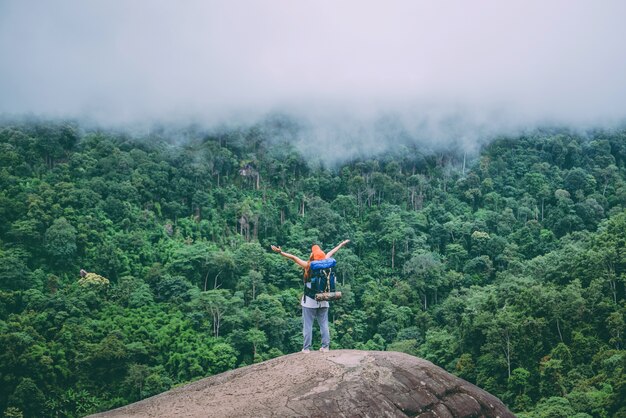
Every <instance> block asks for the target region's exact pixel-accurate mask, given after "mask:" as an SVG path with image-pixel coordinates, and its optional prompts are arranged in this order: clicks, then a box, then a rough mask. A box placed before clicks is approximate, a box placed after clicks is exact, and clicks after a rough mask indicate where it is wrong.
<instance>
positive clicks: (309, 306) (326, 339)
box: [272, 239, 350, 353]
mask: <svg viewBox="0 0 626 418" xmlns="http://www.w3.org/2000/svg"><path fill="white" fill-rule="evenodd" d="M349 242H350V240H348V239H347V240H345V241H343V242H342V243H341V244H339V245H337V246H336V247H335V248H333V249H332V250H330V251H329V252H328V253H324V251H322V249H321V248H320V247H319V245H314V246H312V247H311V255H310V256H309V260H308V261H304V260H302V259H301V258H299V257H296V256H295V255H293V254H289V253H286V252H284V251H283V250H281V248H280V247H277V246H275V245H272V250H273V251H274V252H277V253H279V254H280V255H282V256H283V257H285V258H288V259H290V260H291V261H293V262H294V263H296V264H297V265H299V266H300V267H302V268H303V269H304V282H305V285H306V286H307V287H309V288H310V287H311V281H310V280H309V270H310V267H311V261H317V260H324V259H326V258H331V257H332V256H333V255H334V254H335V253H336V252H337V251H339V249H340V248H341V247H343V246H344V245H346V244H347V243H349ZM300 305H301V306H302V334H303V336H304V343H303V344H302V352H303V353H309V352H310V351H311V340H312V338H313V321H314V320H315V318H317V323H318V324H319V326H320V332H321V334H322V347H321V348H320V351H321V352H323V353H326V352H328V351H329V350H330V348H329V347H330V332H329V331H328V306H329V304H328V301H321V302H318V301H316V300H315V299H311V298H310V297H306V296H304V295H303V296H302V300H301V301H300Z"/></svg>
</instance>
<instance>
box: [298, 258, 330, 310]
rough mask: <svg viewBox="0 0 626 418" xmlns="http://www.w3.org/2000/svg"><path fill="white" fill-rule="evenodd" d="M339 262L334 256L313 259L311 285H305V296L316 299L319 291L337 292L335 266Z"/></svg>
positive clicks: (310, 275)
mask: <svg viewBox="0 0 626 418" xmlns="http://www.w3.org/2000/svg"><path fill="white" fill-rule="evenodd" d="M336 264H337V261H336V260H335V259H334V258H325V259H323V260H317V261H311V265H310V267H309V268H310V270H309V279H310V281H311V287H310V288H309V287H308V286H307V285H306V284H305V285H304V296H305V297H310V298H311V299H313V300H316V298H315V295H317V294H319V293H330V292H335V272H334V270H333V267H335V265H336Z"/></svg>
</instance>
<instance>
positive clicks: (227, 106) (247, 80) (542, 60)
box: [0, 0, 626, 129]
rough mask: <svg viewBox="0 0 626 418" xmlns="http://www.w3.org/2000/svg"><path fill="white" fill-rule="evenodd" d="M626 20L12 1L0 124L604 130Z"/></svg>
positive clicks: (618, 11)
mask: <svg viewBox="0 0 626 418" xmlns="http://www.w3.org/2000/svg"><path fill="white" fill-rule="evenodd" d="M625 18H626V1H622V0H616V1H611V0H602V1H576V0H562V1H561V0H558V1H549V0H543V1H528V0H524V1H502V0H494V1H479V0H476V1H465V0H463V1H449V0H445V1H442V0H432V1H419V0H406V1H393V0H385V1H365V0H358V1H356V0H355V1H341V0H328V1H324V0H315V1H296V0H273V1H271V0H258V1H257V0H225V1H221V2H217V1H209V0H198V1H192V0H186V1H173V0H172V1H167V2H166V1H155V0H145V1H141V0H124V1H122V0H117V1H116V0H89V1H84V0H50V1H46V0H41V1H40V0H38V1H34V0H0V113H7V114H22V113H35V114H37V115H46V116H61V117H68V116H70V117H76V116H87V117H90V118H92V119H95V120H98V121H101V122H105V123H107V122H135V121H140V122H141V121H143V122H145V121H147V120H160V121H166V122H167V121H171V120H172V121H173V120H181V118H182V119H185V118H196V119H199V120H205V121H207V123H214V122H215V121H216V120H219V119H220V118H227V117H232V115H244V114H248V115H250V114H255V115H258V114H262V113H264V112H272V111H289V112H292V113H298V112H300V113H301V114H309V115H317V116H315V118H317V120H318V121H319V120H321V121H324V120H331V119H333V118H334V120H336V119H337V118H339V119H341V120H346V121H349V120H366V119H368V118H370V117H371V116H372V115H378V114H380V113H381V112H383V113H384V112H387V113H388V114H389V113H393V114H397V115H400V116H399V117H400V118H402V119H403V120H406V121H407V124H409V125H410V124H411V123H413V125H414V127H415V128H416V129H418V127H419V126H425V125H428V124H433V123H434V124H435V125H436V124H441V123H444V122H445V121H447V120H449V119H450V117H455V115H456V116H458V115H463V116H462V118H464V119H465V120H469V121H470V124H473V125H474V126H480V127H483V128H484V127H487V128H486V129H489V127H490V126H503V125H506V126H513V125H520V124H528V125H531V124H541V123H546V122H559V123H567V124H578V125H584V124H599V125H607V124H612V123H615V122H619V121H622V120H623V119H624V117H626V25H625V24H624V19H625ZM338 115H339V116H338ZM451 115H452V116H451ZM420 120H421V121H422V122H424V121H425V120H427V122H424V123H421V122H420V123H421V125H420V123H417V122H416V121H420ZM433 120H434V121H435V122H433ZM411 121H412V122H411ZM442 121H444V122H442ZM418 125H419V126H418Z"/></svg>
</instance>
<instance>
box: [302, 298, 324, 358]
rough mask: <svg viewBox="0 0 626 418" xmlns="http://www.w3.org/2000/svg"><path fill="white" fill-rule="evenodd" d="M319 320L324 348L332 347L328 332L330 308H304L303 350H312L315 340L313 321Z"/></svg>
mask: <svg viewBox="0 0 626 418" xmlns="http://www.w3.org/2000/svg"><path fill="white" fill-rule="evenodd" d="M315 318H317V323H318V324H319V325H320V332H321V334H322V347H325V348H328V347H329V346H330V332H329V331H328V308H305V307H304V306H303V307H302V333H303V334H304V344H303V345H302V349H303V350H306V349H309V350H310V349H311V340H312V339H313V320H314V319H315Z"/></svg>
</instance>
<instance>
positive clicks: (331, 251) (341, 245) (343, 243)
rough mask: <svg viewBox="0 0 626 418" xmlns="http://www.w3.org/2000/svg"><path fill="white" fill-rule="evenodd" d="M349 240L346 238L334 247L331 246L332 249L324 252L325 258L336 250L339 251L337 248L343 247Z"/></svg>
mask: <svg viewBox="0 0 626 418" xmlns="http://www.w3.org/2000/svg"><path fill="white" fill-rule="evenodd" d="M349 242H350V240H349V239H347V240H345V241H343V242H342V243H341V244H339V245H337V246H336V247H335V248H333V249H332V250H330V251H329V252H327V253H326V258H330V257H332V256H333V254H335V253H336V252H337V251H339V249H340V248H341V247H343V246H344V245H346V244H347V243H349Z"/></svg>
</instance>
